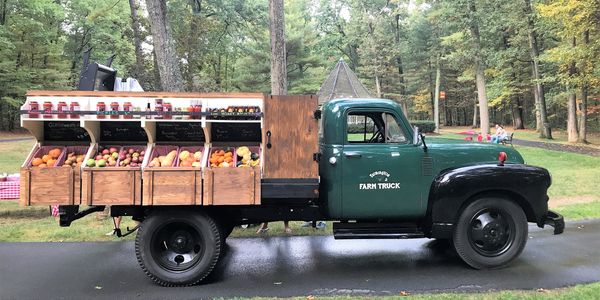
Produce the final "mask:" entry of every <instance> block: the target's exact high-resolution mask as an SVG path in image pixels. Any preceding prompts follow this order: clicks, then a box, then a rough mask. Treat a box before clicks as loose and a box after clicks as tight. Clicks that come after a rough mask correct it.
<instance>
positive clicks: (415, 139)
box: [413, 126, 421, 146]
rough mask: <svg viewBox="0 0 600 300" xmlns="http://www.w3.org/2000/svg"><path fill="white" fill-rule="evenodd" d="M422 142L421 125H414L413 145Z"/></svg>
mask: <svg viewBox="0 0 600 300" xmlns="http://www.w3.org/2000/svg"><path fill="white" fill-rule="evenodd" d="M420 142H421V132H420V131H419V127H417V126H415V127H413V145H415V146H418V145H419V143H420Z"/></svg>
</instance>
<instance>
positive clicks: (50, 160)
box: [46, 159, 56, 167]
mask: <svg viewBox="0 0 600 300" xmlns="http://www.w3.org/2000/svg"><path fill="white" fill-rule="evenodd" d="M55 163H56V160H54V159H49V160H48V161H47V162H46V165H48V167H54V164H55Z"/></svg>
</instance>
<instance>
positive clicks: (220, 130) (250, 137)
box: [211, 123, 261, 142]
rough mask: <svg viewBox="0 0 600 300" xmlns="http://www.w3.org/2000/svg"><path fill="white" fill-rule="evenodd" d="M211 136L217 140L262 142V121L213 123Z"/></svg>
mask: <svg viewBox="0 0 600 300" xmlns="http://www.w3.org/2000/svg"><path fill="white" fill-rule="evenodd" d="M211 137H212V140H213V141H215V142H260V141H261V130H260V123H213V124H212V128H211Z"/></svg>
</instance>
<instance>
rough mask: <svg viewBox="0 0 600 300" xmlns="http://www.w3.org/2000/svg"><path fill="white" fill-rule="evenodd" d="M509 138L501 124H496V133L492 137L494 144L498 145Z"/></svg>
mask: <svg viewBox="0 0 600 300" xmlns="http://www.w3.org/2000/svg"><path fill="white" fill-rule="evenodd" d="M506 137H507V135H506V130H504V127H502V125H500V124H496V133H495V134H494V135H493V136H492V143H494V144H498V143H500V142H501V141H502V140H505V139H506Z"/></svg>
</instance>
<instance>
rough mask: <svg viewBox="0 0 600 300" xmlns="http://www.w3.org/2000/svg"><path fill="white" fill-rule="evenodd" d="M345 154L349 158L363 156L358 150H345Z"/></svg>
mask: <svg viewBox="0 0 600 300" xmlns="http://www.w3.org/2000/svg"><path fill="white" fill-rule="evenodd" d="M344 156H346V157H349V158H359V157H362V154H360V153H358V152H344Z"/></svg>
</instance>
